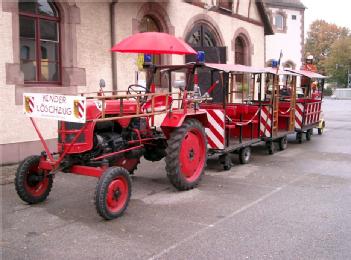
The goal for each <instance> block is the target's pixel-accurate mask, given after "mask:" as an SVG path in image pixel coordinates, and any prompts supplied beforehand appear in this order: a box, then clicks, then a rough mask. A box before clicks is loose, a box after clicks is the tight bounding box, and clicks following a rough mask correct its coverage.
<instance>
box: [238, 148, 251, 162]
mask: <svg viewBox="0 0 351 260" xmlns="http://www.w3.org/2000/svg"><path fill="white" fill-rule="evenodd" d="M250 158H251V147H249V146H248V147H244V148H242V149H241V150H240V152H239V161H240V163H241V164H247V163H248V162H249V161H250Z"/></svg>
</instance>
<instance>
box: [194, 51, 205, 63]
mask: <svg viewBox="0 0 351 260" xmlns="http://www.w3.org/2000/svg"><path fill="white" fill-rule="evenodd" d="M196 61H197V62H199V63H204V62H205V52H204V51H198V52H197V54H196Z"/></svg>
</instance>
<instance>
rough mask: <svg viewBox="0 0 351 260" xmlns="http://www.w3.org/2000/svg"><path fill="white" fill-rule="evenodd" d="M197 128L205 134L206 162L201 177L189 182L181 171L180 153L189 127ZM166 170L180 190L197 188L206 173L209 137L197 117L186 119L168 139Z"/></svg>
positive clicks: (173, 183)
mask: <svg viewBox="0 0 351 260" xmlns="http://www.w3.org/2000/svg"><path fill="white" fill-rule="evenodd" d="M191 128H197V129H198V130H200V131H201V133H202V135H203V136H204V145H205V162H204V167H203V169H202V171H201V173H200V175H199V177H198V178H197V179H196V180H194V181H192V182H189V181H187V180H186V179H185V178H184V176H183V174H182V173H181V172H180V164H179V153H180V149H181V146H180V143H181V141H182V139H183V138H184V136H185V134H186V133H187V132H188V129H191ZM166 153H167V155H166V159H165V161H166V172H167V177H168V179H169V181H170V182H171V183H172V185H173V186H174V187H175V188H176V189H178V190H190V189H193V188H195V187H196V186H197V185H198V184H199V182H200V180H201V178H202V175H203V174H204V171H205V168H206V162H207V138H206V133H205V129H204V127H203V126H202V124H201V123H200V122H199V121H198V120H196V119H186V120H185V121H184V123H183V125H182V126H180V127H179V128H177V129H175V130H174V131H173V132H172V133H171V135H170V138H169V139H168V140H167V149H166Z"/></svg>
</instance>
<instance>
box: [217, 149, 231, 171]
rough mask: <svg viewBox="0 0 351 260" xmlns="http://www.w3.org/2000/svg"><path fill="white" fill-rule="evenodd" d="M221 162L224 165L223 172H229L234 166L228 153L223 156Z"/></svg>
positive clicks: (220, 158)
mask: <svg viewBox="0 0 351 260" xmlns="http://www.w3.org/2000/svg"><path fill="white" fill-rule="evenodd" d="M219 161H220V162H221V164H223V170H225V171H229V170H230V169H231V168H232V166H233V163H232V159H231V158H230V154H228V153H226V154H223V155H221V156H220V157H219Z"/></svg>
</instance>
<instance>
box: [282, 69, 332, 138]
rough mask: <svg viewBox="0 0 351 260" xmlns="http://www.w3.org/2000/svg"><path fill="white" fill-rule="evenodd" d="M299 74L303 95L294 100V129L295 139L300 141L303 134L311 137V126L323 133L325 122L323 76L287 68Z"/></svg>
mask: <svg viewBox="0 0 351 260" xmlns="http://www.w3.org/2000/svg"><path fill="white" fill-rule="evenodd" d="M288 71H290V72H293V73H295V74H298V75H300V76H301V87H302V89H303V96H301V97H298V98H297V100H296V109H295V131H296V140H297V141H298V142H299V143H302V138H303V134H305V135H306V140H307V141H309V140H311V138H312V134H313V128H317V129H318V134H319V135H321V134H322V133H323V130H324V127H325V122H324V119H323V118H322V101H323V89H324V80H325V78H326V77H325V76H323V75H321V74H318V73H316V72H312V71H307V70H290V69H289V70H288Z"/></svg>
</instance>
